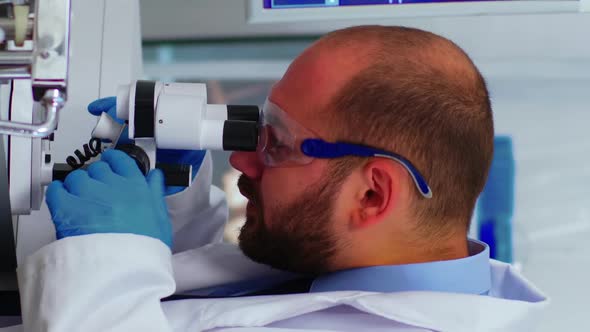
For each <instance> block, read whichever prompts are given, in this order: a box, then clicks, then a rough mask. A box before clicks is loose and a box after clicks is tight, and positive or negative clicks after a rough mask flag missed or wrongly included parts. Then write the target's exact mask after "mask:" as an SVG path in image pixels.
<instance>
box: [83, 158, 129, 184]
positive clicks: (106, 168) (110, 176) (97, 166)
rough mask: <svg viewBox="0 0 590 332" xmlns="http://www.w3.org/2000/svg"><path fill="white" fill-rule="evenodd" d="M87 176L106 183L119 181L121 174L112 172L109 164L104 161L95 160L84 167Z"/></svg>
mask: <svg viewBox="0 0 590 332" xmlns="http://www.w3.org/2000/svg"><path fill="white" fill-rule="evenodd" d="M86 172H88V176H89V177H90V178H92V179H94V180H96V181H99V182H102V183H105V184H107V185H110V184H113V183H117V182H119V181H121V176H119V175H118V174H116V173H115V172H113V170H112V169H111V166H110V165H109V164H108V163H106V162H104V161H96V162H93V163H92V164H90V166H88V168H87V169H86Z"/></svg>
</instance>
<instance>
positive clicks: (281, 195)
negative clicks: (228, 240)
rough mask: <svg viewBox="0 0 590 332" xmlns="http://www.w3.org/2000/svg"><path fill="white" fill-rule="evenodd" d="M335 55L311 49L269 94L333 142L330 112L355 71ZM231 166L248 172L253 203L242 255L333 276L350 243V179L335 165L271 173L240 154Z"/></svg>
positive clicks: (244, 185)
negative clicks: (345, 230) (343, 202)
mask: <svg viewBox="0 0 590 332" xmlns="http://www.w3.org/2000/svg"><path fill="white" fill-rule="evenodd" d="M316 48H317V47H316ZM334 53H335V52H332V54H329V52H327V51H325V50H323V51H322V52H319V50H317V49H315V48H314V47H312V48H311V49H308V50H307V51H306V52H304V53H303V54H302V55H301V56H299V57H298V58H297V59H296V60H295V61H294V62H293V63H292V64H291V66H290V67H289V69H288V70H287V72H286V73H285V75H284V76H283V78H282V79H281V80H280V81H279V82H278V83H277V84H276V85H275V86H274V88H273V89H272V91H271V94H270V96H269V99H270V100H271V101H272V102H273V103H275V104H277V105H278V106H279V107H281V108H282V109H283V110H284V111H285V112H286V113H287V114H288V116H289V117H291V118H292V119H293V120H295V121H297V122H298V123H299V124H300V125H302V126H304V127H305V128H307V129H309V130H311V131H312V132H315V133H317V134H318V135H320V136H322V138H325V139H330V138H331V137H330V128H329V127H326V126H325V121H322V119H324V120H325V113H323V112H326V109H327V108H328V106H329V101H330V99H331V97H332V96H333V95H335V94H336V92H337V91H338V89H339V88H340V87H341V86H342V85H343V84H345V83H346V81H347V79H348V78H349V77H351V76H352V69H351V68H353V67H355V66H354V65H353V64H352V63H346V59H349V58H350V57H344V56H338V55H339V54H334ZM340 55H341V54H340ZM334 59H337V60H334ZM343 61H344V63H342V62H343ZM230 162H231V164H232V166H234V168H236V169H238V170H239V171H241V172H242V173H243V175H242V177H241V178H240V181H239V182H238V186H239V188H240V191H241V192H242V194H243V195H244V196H246V198H248V201H249V202H248V206H247V213H246V214H247V217H246V223H245V225H244V227H243V228H242V230H241V233H240V236H239V242H240V248H241V249H242V251H243V252H244V253H245V254H246V255H248V256H249V257H250V258H252V259H253V260H255V261H258V262H260V263H264V264H268V265H271V266H273V267H276V268H280V269H284V270H289V271H293V272H299V273H312V274H316V273H321V272H325V271H327V270H329V268H330V261H331V259H332V258H333V256H334V255H336V253H337V249H338V246H339V245H340V243H341V242H343V239H342V236H341V235H340V233H341V232H339V231H338V228H339V227H338V225H337V224H338V223H337V220H338V219H339V213H338V212H339V211H338V204H337V202H338V196H339V193H340V191H341V188H342V185H343V179H335V178H334V177H333V175H332V174H330V170H329V167H328V162H327V161H326V160H320V159H314V160H313V161H312V162H311V163H310V164H307V165H300V166H293V167H267V166H265V165H264V164H263V163H262V162H261V161H260V159H259V158H258V157H257V155H256V153H252V152H234V153H233V154H232V156H231V158H230Z"/></svg>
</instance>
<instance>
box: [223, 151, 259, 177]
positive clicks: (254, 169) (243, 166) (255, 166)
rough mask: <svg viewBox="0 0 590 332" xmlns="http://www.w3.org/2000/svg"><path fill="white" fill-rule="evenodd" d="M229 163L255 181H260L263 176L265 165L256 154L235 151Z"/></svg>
mask: <svg viewBox="0 0 590 332" xmlns="http://www.w3.org/2000/svg"><path fill="white" fill-rule="evenodd" d="M229 163H230V164H231V165H232V167H233V168H235V169H237V170H238V171H240V172H242V173H244V174H245V175H246V176H247V177H249V178H251V179H253V180H258V179H259V178H260V177H261V176H262V170H263V167H264V165H262V163H261V162H260V160H259V159H258V155H257V154H256V152H244V151H235V152H233V153H232V154H231V156H230V157H229Z"/></svg>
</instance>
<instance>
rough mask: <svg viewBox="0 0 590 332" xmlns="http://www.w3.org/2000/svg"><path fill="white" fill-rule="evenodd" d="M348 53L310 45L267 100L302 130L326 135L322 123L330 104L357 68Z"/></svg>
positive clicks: (343, 50) (356, 64)
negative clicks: (302, 128)
mask: <svg viewBox="0 0 590 332" xmlns="http://www.w3.org/2000/svg"><path fill="white" fill-rule="evenodd" d="M349 53H350V52H347V50H346V49H329V48H326V47H318V46H312V47H311V48H310V49H308V50H306V51H305V52H303V53H302V54H301V55H300V56H299V57H297V59H295V61H293V63H292V64H291V65H290V66H289V68H288V69H287V71H286V72H285V74H284V76H283V78H282V79H281V80H280V81H278V82H277V83H276V84H275V85H274V86H273V88H272V90H271V93H270V95H269V99H270V100H271V101H272V102H273V103H275V104H276V105H277V106H279V107H280V108H281V109H283V110H284V111H285V112H286V113H287V114H288V115H289V117H291V118H293V119H294V120H295V121H297V122H298V123H300V124H301V125H303V126H304V127H306V128H308V129H310V130H312V131H313V132H316V133H318V134H320V135H322V134H328V132H327V130H326V128H325V125H324V123H323V120H325V116H326V115H327V114H328V113H327V112H328V111H329V110H330V107H329V106H330V101H331V100H332V98H333V97H334V96H335V95H337V93H338V91H339V90H340V89H341V88H342V87H343V86H344V85H345V84H346V83H347V82H348V80H349V79H350V78H351V77H352V76H353V75H354V74H355V73H356V72H357V71H358V70H359V68H360V65H359V64H358V62H357V63H355V60H354V58H356V57H352V56H351V55H350V54H349Z"/></svg>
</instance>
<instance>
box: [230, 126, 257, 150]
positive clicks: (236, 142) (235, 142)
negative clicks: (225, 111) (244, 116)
mask: <svg viewBox="0 0 590 332" xmlns="http://www.w3.org/2000/svg"><path fill="white" fill-rule="evenodd" d="M257 146H258V122H254V121H238V120H228V121H225V124H224V126H223V150H226V151H256V147H257Z"/></svg>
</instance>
